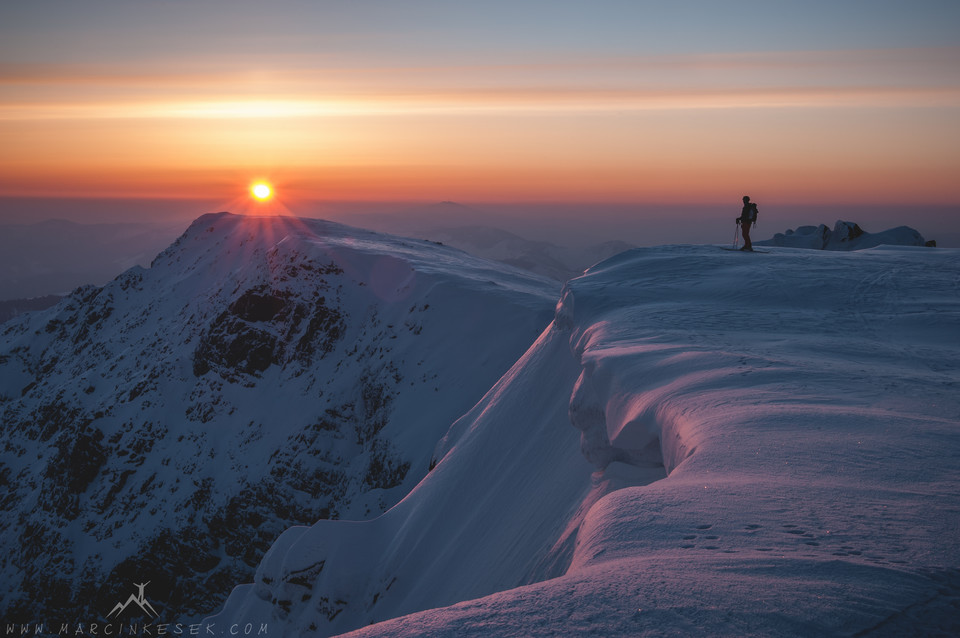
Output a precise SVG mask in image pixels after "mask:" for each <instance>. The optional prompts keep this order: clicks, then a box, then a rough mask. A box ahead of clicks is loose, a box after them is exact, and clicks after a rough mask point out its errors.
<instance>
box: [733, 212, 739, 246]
mask: <svg viewBox="0 0 960 638" xmlns="http://www.w3.org/2000/svg"><path fill="white" fill-rule="evenodd" d="M738 243H740V220H739V219H738V220H737V225H736V226H735V227H734V229H733V247H734V248H736V247H737V244H738Z"/></svg>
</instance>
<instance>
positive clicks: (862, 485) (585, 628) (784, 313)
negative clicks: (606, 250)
mask: <svg viewBox="0 0 960 638" xmlns="http://www.w3.org/2000/svg"><path fill="white" fill-rule="evenodd" d="M958 256H960V255H958V253H957V252H956V251H944V250H935V249H925V248H880V249H872V250H866V251H858V252H820V251H796V250H789V249H786V250H781V249H776V248H774V249H772V250H771V251H770V254H768V255H760V254H752V255H751V254H744V253H735V252H726V251H723V250H720V249H719V248H715V247H709V246H701V247H691V246H678V247H661V248H652V249H640V250H635V251H630V252H627V253H623V254H621V255H618V256H616V257H613V258H611V259H610V260H607V261H606V262H603V263H601V264H599V265H597V266H596V267H594V268H593V269H591V270H590V271H588V272H587V274H585V275H584V276H582V277H580V278H577V279H574V280H572V281H570V282H569V283H568V284H567V286H566V288H565V290H564V292H563V294H562V297H561V300H560V303H559V304H558V306H557V311H556V316H555V320H554V322H553V324H552V325H551V326H550V327H549V328H548V329H547V330H546V331H545V332H544V333H543V334H542V335H541V337H540V338H539V339H538V340H537V342H536V343H535V344H534V345H533V346H532V347H531V348H530V350H528V352H527V353H526V355H524V357H523V358H522V359H521V360H520V361H519V362H518V363H517V364H516V365H515V366H514V367H513V368H512V369H511V370H510V372H508V373H507V374H506V375H505V376H504V377H503V378H502V379H501V380H500V381H499V382H498V383H497V384H496V385H495V386H494V387H493V388H492V389H491V390H490V391H489V392H488V393H487V395H486V396H485V397H484V398H483V399H482V400H481V401H480V402H479V403H478V404H477V405H476V406H475V407H474V408H473V409H472V410H471V411H469V412H468V413H466V414H465V415H464V416H463V417H462V418H461V419H460V420H458V421H457V422H456V423H455V424H454V425H453V427H452V428H451V429H450V431H449V432H448V434H447V436H446V437H445V438H444V439H443V440H442V441H441V443H440V445H439V446H438V447H437V451H436V461H437V462H438V464H437V465H436V467H435V469H434V470H433V471H432V472H431V473H429V474H428V475H427V477H426V478H425V479H424V480H423V481H422V482H421V483H420V484H419V485H418V486H417V488H416V489H415V490H414V491H413V492H411V493H410V494H409V495H408V496H407V497H406V498H405V499H404V500H403V501H402V502H400V503H399V504H398V505H396V506H395V507H394V508H393V509H391V510H390V511H388V512H387V513H386V514H384V515H383V516H381V517H380V518H377V519H375V520H372V521H366V522H357V523H346V522H341V521H321V522H319V523H318V524H317V525H315V526H313V527H310V528H294V529H291V530H289V531H287V532H286V533H285V534H284V535H283V536H282V537H281V538H280V539H279V540H278V541H277V542H276V543H275V544H274V545H273V547H272V548H271V549H270V551H269V552H268V554H267V555H266V557H265V559H264V561H263V562H262V563H261V565H260V567H259V568H258V570H257V575H256V578H255V581H254V583H253V584H251V585H246V586H243V587H240V588H238V589H237V590H236V591H235V592H234V593H233V595H231V597H230V599H229V600H228V602H227V604H226V606H225V607H224V609H222V610H221V611H220V612H219V614H218V615H217V616H215V617H213V618H211V619H210V620H211V621H215V622H219V623H221V624H222V623H224V622H234V621H236V620H237V619H241V620H242V621H243V622H268V621H269V622H271V623H280V625H281V626H282V627H283V628H284V635H328V634H332V633H337V632H342V631H345V630H348V629H356V631H355V633H352V634H350V635H351V636H354V635H355V636H358V637H359V636H367V637H369V636H423V635H430V636H518V637H519V636H553V635H583V634H586V633H592V634H594V635H603V636H637V635H673V634H680V635H738V636H742V635H763V636H768V635H805V636H806V635H819V636H830V635H904V634H913V635H928V634H933V635H950V634H955V633H957V630H958V627H957V624H958V620H957V616H956V608H957V606H958V603H960V549H958V546H957V544H956V543H955V542H954V540H953V539H954V536H955V534H956V529H957V528H958V526H960V506H958V501H957V494H958V488H960V466H958V465H957V463H956V461H955V459H956V458H957V457H958V454H960V398H958V397H960V393H958V385H960V331H958V326H960V288H958V281H960V259H958ZM370 623H376V624H373V625H372V626H369V627H365V626H366V625H368V624H370Z"/></svg>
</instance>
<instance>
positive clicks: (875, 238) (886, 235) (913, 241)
mask: <svg viewBox="0 0 960 638" xmlns="http://www.w3.org/2000/svg"><path fill="white" fill-rule="evenodd" d="M753 243H754V244H755V245H757V246H785V247H788V248H812V249H814V250H862V249H864V248H875V247H877V246H884V245H885V246H923V245H924V244H925V243H926V240H924V238H923V235H921V234H920V233H918V232H917V231H915V230H914V229H912V228H910V227H909V226H898V227H896V228H891V229H889V230H885V231H883V232H879V233H868V232H866V231H864V230H863V229H862V228H860V225H859V224H856V223H854V222H845V221H838V222H837V223H836V224H834V226H833V230H832V231H831V230H830V229H829V228H827V227H826V226H824V225H823V224H820V225H819V226H801V227H799V228H797V229H796V230H788V231H787V232H785V233H777V234H776V235H774V236H773V237H772V238H771V239H765V240H763V241H755V242H753Z"/></svg>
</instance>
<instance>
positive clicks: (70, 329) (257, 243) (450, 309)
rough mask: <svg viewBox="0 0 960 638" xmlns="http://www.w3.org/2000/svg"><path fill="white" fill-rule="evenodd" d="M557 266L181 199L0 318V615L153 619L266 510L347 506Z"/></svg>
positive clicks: (479, 389)
mask: <svg viewBox="0 0 960 638" xmlns="http://www.w3.org/2000/svg"><path fill="white" fill-rule="evenodd" d="M559 288H560V286H559V285H558V284H556V283H555V282H552V281H549V280H546V279H543V278H540V277H536V276H534V275H531V274H529V273H523V272H520V271H516V270H514V269H512V268H508V267H506V266H502V265H500V264H495V263H492V262H487V261H484V260H479V259H476V258H474V257H471V256H469V255H467V254H465V253H463V252H461V251H459V250H455V249H452V248H449V247H443V246H438V245H436V244H433V243H430V242H425V241H418V240H405V239H401V238H397V237H391V236H387V235H380V234H377V233H372V232H369V231H363V230H358V229H353V228H349V227H345V226H341V225H339V224H333V223H327V222H321V221H315V220H298V219H292V218H278V217H275V218H252V217H238V216H233V215H229V214H226V213H223V214H216V215H207V216H204V217H201V218H200V219H198V220H197V221H196V222H194V224H193V225H192V226H191V227H190V228H189V229H188V230H187V231H186V233H184V234H183V236H182V237H181V238H180V239H179V240H177V242H176V243H175V244H174V245H173V246H171V247H170V248H169V249H167V250H166V251H165V252H163V253H162V254H161V255H160V256H158V257H157V258H156V260H155V261H154V262H153V264H152V266H151V268H149V269H143V268H139V267H136V268H133V269H131V270H129V271H127V272H126V273H125V274H123V275H122V276H120V277H118V278H117V279H116V280H114V281H112V282H111V283H109V284H107V285H106V286H104V287H102V288H98V287H94V286H88V287H84V288H81V289H78V290H77V291H75V292H74V293H73V294H72V295H71V296H69V297H68V298H66V299H64V300H63V301H62V302H61V303H60V304H59V305H57V306H55V307H54V308H51V309H48V310H45V311H41V312H37V313H31V314H28V315H23V316H21V317H19V318H17V319H14V320H13V321H11V322H10V323H8V324H6V325H4V326H3V328H2V334H0V417H2V424H3V428H2V432H0V443H2V445H0V490H2V493H3V494H2V502H3V509H4V511H5V515H4V516H3V517H2V519H0V534H2V551H0V574H2V578H0V582H2V583H3V585H2V587H0V619H2V620H3V621H10V622H34V623H36V622H43V621H48V622H54V621H63V622H71V621H81V622H82V621H87V622H90V621H95V620H97V619H99V618H101V617H102V615H104V614H106V613H107V612H108V611H109V610H110V609H111V608H112V607H113V606H114V605H115V604H116V603H117V601H118V600H124V599H126V598H127V596H128V595H129V593H130V592H131V591H132V588H133V584H134V583H146V582H148V581H149V582H150V583H151V584H150V588H149V591H147V593H146V595H147V596H148V597H149V599H150V601H151V602H152V603H153V605H154V606H156V607H157V608H158V609H160V610H162V611H163V614H164V618H165V620H167V621H169V622H174V621H175V620H179V619H190V618H193V619H196V617H197V615H198V614H201V613H209V611H210V610H211V609H215V608H216V607H217V606H218V605H220V604H221V603H222V602H223V600H224V599H225V598H226V596H227V594H228V593H229V590H230V588H231V587H232V586H233V584H235V583H237V582H248V581H250V580H252V578H253V570H254V568H255V566H256V565H257V564H258V563H259V561H260V559H261V557H262V555H263V553H264V552H265V551H266V549H267V548H268V547H269V546H270V544H271V543H272V542H273V541H274V540H275V539H276V537H277V536H278V535H279V534H280V533H281V532H283V531H284V530H285V529H287V528H288V527H290V526H292V525H296V524H304V523H313V522H315V521H317V520H318V519H323V518H337V517H346V518H351V519H361V520H362V519H364V518H369V517H372V516H375V515H377V514H380V513H381V512H383V511H385V510H386V509H387V508H389V507H390V506H392V505H393V504H395V503H396V502H397V501H399V500H400V499H401V498H402V497H403V496H404V495H405V494H406V493H407V492H409V491H410V489H411V488H413V487H414V486H415V485H417V483H419V481H420V479H422V478H423V476H425V475H426V474H427V471H428V468H429V465H430V461H431V455H432V453H433V449H434V447H435V445H436V443H437V441H438V440H440V438H441V437H442V436H444V433H445V432H446V431H447V429H448V428H449V426H450V423H452V422H453V421H454V420H455V419H456V418H457V417H458V416H460V415H462V414H463V413H464V412H466V411H467V410H468V409H469V408H470V407H471V406H472V405H474V404H475V403H476V402H477V401H478V400H479V399H480V398H481V397H482V396H483V393H484V392H486V391H487V390H488V389H489V388H490V386H491V385H493V383H494V382H496V380H497V379H498V378H499V377H500V376H501V375H502V374H503V373H504V372H505V371H506V370H508V369H509V367H510V366H511V365H512V364H513V363H514V362H516V360H517V358H518V357H520V356H521V355H522V354H523V352H524V350H525V349H526V348H527V347H528V346H529V344H530V343H531V342H532V341H533V340H534V339H535V338H536V336H537V335H538V334H539V333H540V332H541V331H542V330H543V327H544V326H545V325H547V324H548V323H549V322H550V318H551V316H552V310H553V306H554V304H555V303H556V295H557V292H558V290H559Z"/></svg>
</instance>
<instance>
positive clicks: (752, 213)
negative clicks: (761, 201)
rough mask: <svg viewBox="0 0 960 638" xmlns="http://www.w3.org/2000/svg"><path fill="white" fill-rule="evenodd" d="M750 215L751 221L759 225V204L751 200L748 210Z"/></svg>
mask: <svg viewBox="0 0 960 638" xmlns="http://www.w3.org/2000/svg"><path fill="white" fill-rule="evenodd" d="M747 214H748V215H749V220H750V223H751V224H753V225H754V226H756V225H757V205H756V204H755V203H754V202H750V210H749V211H747Z"/></svg>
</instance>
